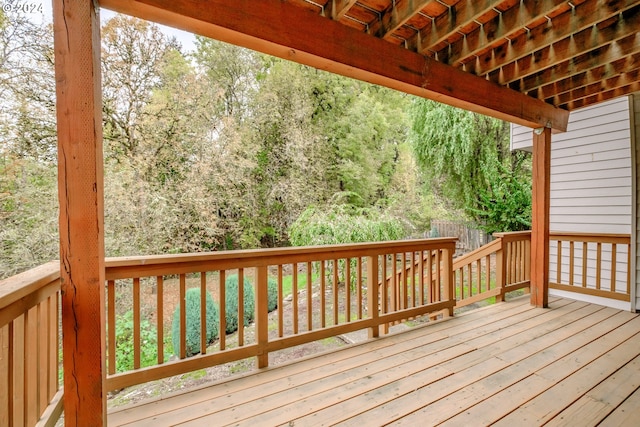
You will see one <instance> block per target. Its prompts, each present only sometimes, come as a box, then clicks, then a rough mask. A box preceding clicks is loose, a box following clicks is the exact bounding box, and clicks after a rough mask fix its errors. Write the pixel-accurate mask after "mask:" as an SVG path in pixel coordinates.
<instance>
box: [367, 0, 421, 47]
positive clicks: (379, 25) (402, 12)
mask: <svg viewBox="0 0 640 427" xmlns="http://www.w3.org/2000/svg"><path fill="white" fill-rule="evenodd" d="M430 1H431V0H417V1H413V0H398V1H397V2H395V3H392V5H391V9H390V10H388V11H387V12H386V13H385V14H383V15H382V19H380V20H379V21H378V22H376V23H374V24H373V25H372V26H371V34H376V35H377V36H378V37H381V38H383V39H389V38H390V37H391V36H392V35H393V32H394V31H396V30H397V29H398V28H400V27H402V26H403V25H404V24H406V23H407V22H408V21H409V20H410V19H411V18H413V17H414V16H415V15H416V14H417V13H419V12H420V11H421V10H422V9H423V8H424V7H425V6H426V5H427V4H428V3H429V2H430Z"/></svg>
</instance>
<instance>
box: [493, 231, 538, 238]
mask: <svg viewBox="0 0 640 427" xmlns="http://www.w3.org/2000/svg"><path fill="white" fill-rule="evenodd" d="M530 234H531V230H524V231H504V232H500V233H493V237H495V238H496V239H505V238H509V239H513V240H518V239H522V238H525V237H528V236H529V235H530Z"/></svg>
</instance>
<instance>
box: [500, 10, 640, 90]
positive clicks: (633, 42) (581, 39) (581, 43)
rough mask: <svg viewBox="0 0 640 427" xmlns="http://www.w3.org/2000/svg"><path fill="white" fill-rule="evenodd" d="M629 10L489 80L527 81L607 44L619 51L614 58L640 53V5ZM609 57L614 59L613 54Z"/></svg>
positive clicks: (602, 56)
mask: <svg viewBox="0 0 640 427" xmlns="http://www.w3.org/2000/svg"><path fill="white" fill-rule="evenodd" d="M628 12H629V13H628V14H627V15H628V17H627V18H626V19H624V20H622V19H618V20H616V22H615V23H613V25H609V26H607V27H606V28H603V29H599V28H598V27H597V26H592V27H590V28H587V29H585V30H582V31H580V32H578V33H576V34H574V35H572V36H571V37H567V38H564V39H562V40H559V41H557V42H555V43H553V44H552V45H550V46H546V47H545V48H543V49H540V50H538V51H536V52H535V53H533V54H531V55H528V56H526V57H525V58H522V59H519V60H517V61H515V62H512V63H510V64H508V65H507V66H505V67H502V68H501V69H500V70H498V71H496V72H493V73H491V74H490V75H489V79H490V80H493V81H498V83H500V84H509V83H511V82H513V81H514V80H516V78H517V79H523V80H524V79H526V78H527V77H529V76H532V75H534V74H536V73H539V72H541V71H544V70H545V69H552V67H554V66H556V65H559V64H561V63H563V62H566V58H576V57H580V56H581V55H584V54H587V53H588V52H592V51H594V50H595V49H599V48H602V47H606V46H611V50H616V51H617V52H616V53H615V56H613V58H615V57H620V55H624V54H625V52H637V51H638V50H639V49H640V37H639V36H638V34H637V28H640V7H635V8H633V9H630V10H628ZM619 40H621V41H622V43H621V45H620V46H617V45H616V44H615V43H616V42H617V41H619ZM602 52H603V53H602V54H600V55H597V56H596V58H598V59H599V61H598V62H599V63H600V64H599V65H601V64H604V63H606V62H607V55H606V51H602ZM596 53H600V52H596ZM609 58H610V59H613V58H612V57H609ZM514 77H516V78H514ZM518 89H519V90H522V91H529V90H531V89H533V87H529V88H527V87H526V86H521V87H519V88H518Z"/></svg>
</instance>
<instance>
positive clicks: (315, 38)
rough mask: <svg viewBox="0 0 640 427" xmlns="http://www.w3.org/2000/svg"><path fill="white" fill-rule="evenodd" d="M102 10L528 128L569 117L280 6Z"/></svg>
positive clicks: (164, 0) (242, 0) (158, 3)
mask: <svg viewBox="0 0 640 427" xmlns="http://www.w3.org/2000/svg"><path fill="white" fill-rule="evenodd" d="M101 5H102V6H104V7H107V8H109V9H113V10H115V11H118V12H123V13H126V14H130V15H134V16H137V17H139V18H142V19H147V20H152V21H155V22H159V23H162V24H165V25H169V26H173V27H176V28H181V29H183V30H186V31H190V32H193V33H196V34H200V35H203V36H207V37H211V38H215V39H218V40H222V41H226V42H229V43H232V44H236V45H239V46H244V47H247V48H250V49H253V50H257V51H260V52H263V53H267V54H270V55H274V56H278V57H280V58H285V59H289V60H292V61H295V62H299V63H302V64H306V65H310V66H312V67H315V68H319V69H323V70H327V71H330V72H333V73H336V74H341V75H344V76H347V77H352V78H355V79H358V80H364V81H368V82H371V83H374V84H378V85H381V86H386V87H390V88H392V89H396V90H399V91H402V92H406V93H410V94H413V95H417V96H421V97H424V98H429V99H433V100H435V101H438V102H442V103H445V104H449V105H452V106H455V107H460V108H464V109H467V110H470V111H475V112H477V113H481V114H486V115H489V116H492V117H496V118H499V119H502V120H506V121H510V122H513V123H517V124H521V125H524V126H528V127H532V128H535V127H540V126H545V127H551V128H553V129H556V130H559V131H565V130H566V126H567V121H568V116H569V114H568V112H567V111H564V110H562V109H558V108H555V107H553V106H552V105H549V104H547V103H545V102H543V101H540V100H536V99H534V98H531V97H528V96H526V95H524V94H521V93H519V92H517V91H514V90H511V89H508V88H504V87H502V86H499V85H497V84H495V83H492V82H489V81H487V80H485V79H483V78H480V77H476V76H473V75H470V74H468V73H465V72H464V71H461V70H458V69H456V68H454V67H451V66H448V65H445V64H442V63H439V62H437V61H435V60H433V59H430V58H426V57H424V56H423V55H420V54H418V53H415V52H411V51H408V50H407V49H404V48H402V47H399V46H396V45H393V44H391V43H388V42H386V41H384V40H381V39H378V38H376V37H373V36H371V35H368V34H364V33H362V32H359V31H357V30H354V29H352V28H348V27H346V26H344V25H342V24H340V23H338V22H335V21H331V20H328V19H327V18H324V17H322V16H320V15H318V14H315V13H313V12H310V11H308V10H305V9H303V8H300V7H296V6H292V5H290V4H288V3H287V2H282V1H279V0H263V1H260V2H255V1H252V0H237V1H234V2H228V1H224V0H210V1H207V2H201V1H197V0H175V1H168V0H141V1H133V0H103V1H102V3H101Z"/></svg>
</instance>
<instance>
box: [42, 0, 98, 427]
mask: <svg viewBox="0 0 640 427" xmlns="http://www.w3.org/2000/svg"><path fill="white" fill-rule="evenodd" d="M53 28H54V49H55V72H56V96H57V102H56V110H57V130H58V198H59V201H60V260H61V261H60V262H61V272H60V276H61V281H62V334H63V340H62V346H63V364H64V413H65V414H64V420H65V425H67V426H99V425H106V420H107V418H106V393H105V390H106V388H105V346H106V344H105V296H104V295H105V274H104V229H103V223H104V221H103V218H104V206H103V164H102V161H103V158H102V99H101V87H100V20H99V16H98V8H97V5H96V4H94V3H93V2H92V1H91V0H54V2H53Z"/></svg>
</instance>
